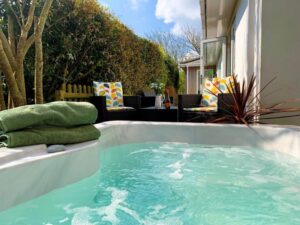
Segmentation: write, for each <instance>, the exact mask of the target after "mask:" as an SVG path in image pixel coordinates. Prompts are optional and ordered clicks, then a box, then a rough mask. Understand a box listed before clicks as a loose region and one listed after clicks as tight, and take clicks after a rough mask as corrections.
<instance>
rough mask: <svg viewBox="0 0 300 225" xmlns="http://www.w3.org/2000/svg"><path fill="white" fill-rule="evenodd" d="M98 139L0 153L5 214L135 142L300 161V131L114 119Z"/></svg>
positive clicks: (1, 198)
mask: <svg viewBox="0 0 300 225" xmlns="http://www.w3.org/2000/svg"><path fill="white" fill-rule="evenodd" d="M95 126H96V127H97V128H98V129H99V130H100V131H101V138H100V140H99V142H98V141H92V142H86V143H82V144H77V145H71V146H69V147H68V149H67V151H65V152H61V153H53V154H47V153H46V147H45V146H44V145H38V146H31V147H24V148H17V149H0V211H1V210H4V209H6V208H9V207H11V206H14V205H16V204H19V203H21V202H24V201H27V200H30V199H33V198H35V197H38V196H40V195H43V194H45V193H48V192H49V191H52V190H54V189H56V188H60V187H63V186H65V185H68V184H71V183H74V182H77V181H79V180H81V179H83V178H85V177H88V176H90V175H92V174H93V173H94V172H96V171H97V170H98V168H99V150H102V149H105V148H108V147H111V146H116V145H122V144H129V143H141V142H185V143H190V144H205V145H230V146H252V147H258V148H261V149H264V150H272V151H278V152H282V153H285V154H289V155H291V156H293V157H296V158H299V159H300V127H296V126H295V127H293V126H252V127H251V128H249V127H247V126H243V125H218V124H197V123H158V122H133V121H111V122H105V123H101V124H96V125H95Z"/></svg>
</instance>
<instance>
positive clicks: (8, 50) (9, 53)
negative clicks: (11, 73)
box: [0, 27, 17, 70]
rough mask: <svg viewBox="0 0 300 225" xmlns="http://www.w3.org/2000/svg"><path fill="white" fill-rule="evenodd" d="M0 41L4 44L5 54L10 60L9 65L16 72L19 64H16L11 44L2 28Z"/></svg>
mask: <svg viewBox="0 0 300 225" xmlns="http://www.w3.org/2000/svg"><path fill="white" fill-rule="evenodd" d="M0 41H1V42H2V44H1V45H2V48H3V50H4V52H5V55H6V57H7V59H8V60H9V63H10V65H11V67H12V69H13V70H15V69H16V68H17V63H16V60H15V58H14V55H13V53H12V51H11V48H10V45H9V42H8V40H7V38H6V36H5V34H4V33H3V31H2V29H1V27H0Z"/></svg>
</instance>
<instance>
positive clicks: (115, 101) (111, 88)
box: [93, 81, 124, 108]
mask: <svg viewBox="0 0 300 225" xmlns="http://www.w3.org/2000/svg"><path fill="white" fill-rule="evenodd" d="M93 87H94V93H95V96H105V97H106V107H107V108H111V107H123V106H124V102H123V88H122V83H121V82H97V81H94V82H93Z"/></svg>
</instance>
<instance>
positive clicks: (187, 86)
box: [186, 66, 189, 94]
mask: <svg viewBox="0 0 300 225" xmlns="http://www.w3.org/2000/svg"><path fill="white" fill-rule="evenodd" d="M186 93H187V94H189V66H186Z"/></svg>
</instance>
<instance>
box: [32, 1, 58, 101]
mask: <svg viewBox="0 0 300 225" xmlns="http://www.w3.org/2000/svg"><path fill="white" fill-rule="evenodd" d="M52 2H53V0H46V2H45V4H44V7H43V10H42V12H41V15H40V17H39V18H34V43H35V76H34V87H35V96H34V97H35V103H36V104H42V103H43V102H44V97H43V42H42V35H43V31H44V28H45V23H46V19H47V17H48V13H49V10H50V7H51V5H52Z"/></svg>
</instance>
